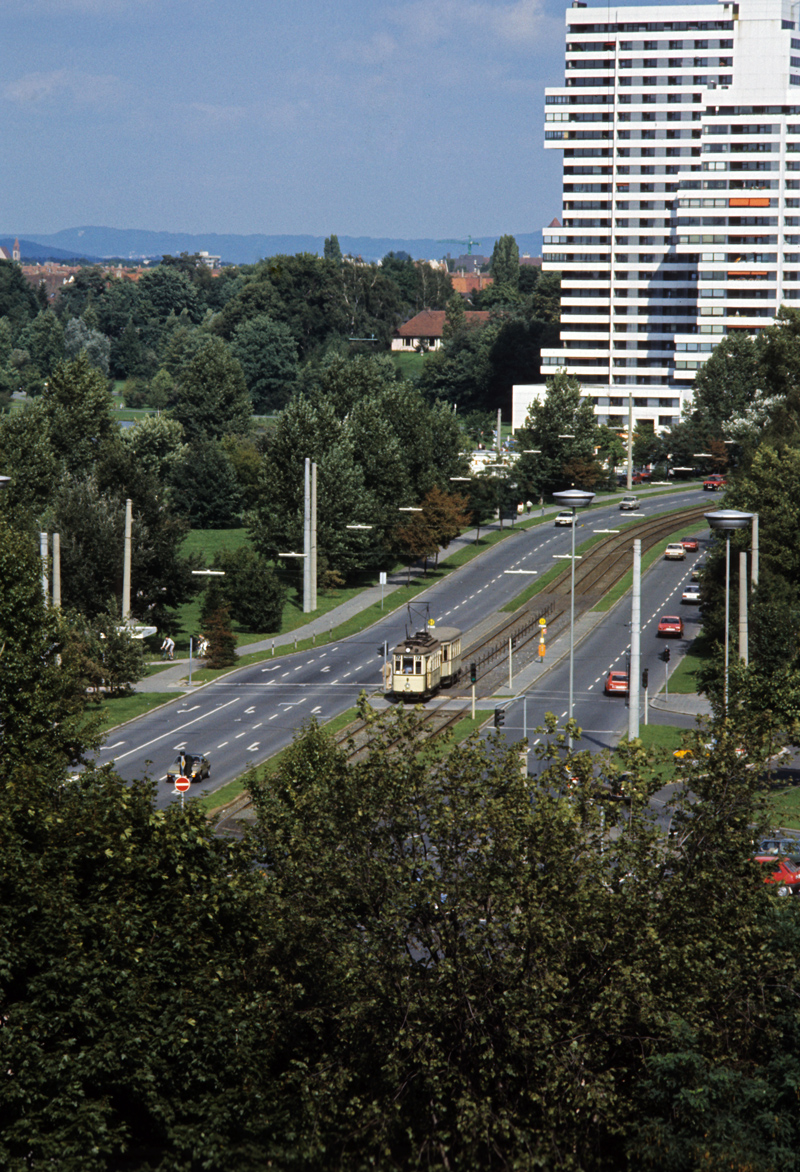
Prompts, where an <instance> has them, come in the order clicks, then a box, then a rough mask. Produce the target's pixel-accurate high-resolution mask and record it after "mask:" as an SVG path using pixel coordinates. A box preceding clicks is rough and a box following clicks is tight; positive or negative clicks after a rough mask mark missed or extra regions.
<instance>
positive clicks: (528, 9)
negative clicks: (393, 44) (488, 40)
mask: <svg viewBox="0 0 800 1172" xmlns="http://www.w3.org/2000/svg"><path fill="white" fill-rule="evenodd" d="M388 16H389V19H391V20H394V21H396V22H397V23H398V24H400V25H402V26H403V28H404V29H405V30H406V32H407V33H408V34H410V35H413V36H414V37H415V42H416V44H417V45H418V46H419V45H422V44H425V43H428V44H430V43H431V42H441V41H444V40H452V39H455V38H457V37H458V36H459V34H463V33H465V32H472V33H479V34H481V35H483V36H493V37H495V38H498V39H502V40H505V41H510V42H511V43H517V42H520V41H525V42H530V41H534V40H535V39H536V38H537V36H539V34H540V32H541V28H542V24H543V23H544V21H545V20H546V19H547V18H546V13H545V11H544V4H543V2H542V0H515V2H514V3H512V4H506V3H489V2H487V0H465V2H463V3H462V2H460V0H438V3H437V2H433V0H431V2H428V0H412V3H410V4H406V5H404V6H403V7H398V8H395V9H392V10H391V11H390V12H389V13H388Z"/></svg>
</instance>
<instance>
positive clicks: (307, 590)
mask: <svg viewBox="0 0 800 1172" xmlns="http://www.w3.org/2000/svg"><path fill="white" fill-rule="evenodd" d="M304 465H305V492H304V496H303V558H304V559H305V560H304V561H303V614H310V612H311V609H312V608H311V460H310V459H309V457H308V456H306V458H305V462H304Z"/></svg>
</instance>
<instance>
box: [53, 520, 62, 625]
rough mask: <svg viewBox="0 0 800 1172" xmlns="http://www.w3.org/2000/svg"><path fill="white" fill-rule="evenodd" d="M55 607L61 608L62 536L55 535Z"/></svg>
mask: <svg viewBox="0 0 800 1172" xmlns="http://www.w3.org/2000/svg"><path fill="white" fill-rule="evenodd" d="M53 606H58V607H60V606H61V534H60V533H54V534H53Z"/></svg>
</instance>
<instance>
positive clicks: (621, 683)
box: [605, 671, 628, 696]
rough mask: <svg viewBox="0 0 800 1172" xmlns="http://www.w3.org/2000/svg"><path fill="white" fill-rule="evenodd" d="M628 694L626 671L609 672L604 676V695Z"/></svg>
mask: <svg viewBox="0 0 800 1172" xmlns="http://www.w3.org/2000/svg"><path fill="white" fill-rule="evenodd" d="M617 692H619V693H622V694H624V695H625V696H627V694H628V673H627V672H626V671H610V672H609V673H608V675H607V676H606V686H605V693H606V695H607V696H612V695H614V694H615V693H617Z"/></svg>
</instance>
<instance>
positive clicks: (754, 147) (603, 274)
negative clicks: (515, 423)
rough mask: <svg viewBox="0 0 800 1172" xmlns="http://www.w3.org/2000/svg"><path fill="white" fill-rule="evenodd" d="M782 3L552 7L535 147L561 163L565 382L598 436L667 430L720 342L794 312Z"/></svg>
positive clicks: (792, 122)
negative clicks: (583, 401) (560, 19)
mask: <svg viewBox="0 0 800 1172" xmlns="http://www.w3.org/2000/svg"><path fill="white" fill-rule="evenodd" d="M799 13H800V9H799V8H798V5H797V4H794V5H793V4H791V3H789V2H788V0H740V3H738V4H737V3H728V2H724V0H723V2H721V3H717V4H686V5H684V4H671V5H659V6H658V7H652V8H651V7H635V8H634V7H631V8H611V7H605V6H603V7H596V8H589V7H587V6H586V5H584V4H583V3H577V2H575V3H573V5H572V7H571V8H569V9H568V10H567V46H566V68H565V76H564V85H563V86H558V87H554V88H549V89H547V91H546V98H545V103H546V115H545V117H546V128H545V139H546V142H545V145H546V146H547V147H548V148H550V149H558V150H562V151H563V152H564V177H563V209H562V216H561V226H559V227H555V226H551V227H549V228H546V229H545V235H544V265H543V267H544V268H545V269H551V270H555V269H557V270H560V271H561V273H562V276H563V284H562V301H561V334H560V337H561V341H560V345H559V346H558V347H557V348H553V349H549V350H543V351H542V367H541V373H542V374H543V375H547V374H551V373H553V372H554V370H555V369H556V368H559V367H562V368H566V370H567V371H569V372H570V373H574V374H575V375H577V376H578V377H579V378H580V380H581V384H582V387H583V390H584V392H585V393H586V394H589V395H591V397H592V398H593V399H594V402H595V411H596V414H597V416H598V420H599V422H605V423H609V424H611V425H612V426H622V427H624V426H625V425H626V423H627V411H628V396H629V395H630V396H632V399H633V410H634V418H635V419H636V420H637V421H645V420H651V421H652V422H653V425H654V426H655V427H656V428H657V429H660V428H661V427H668V426H670V425H671V424H672V423H673V421H674V422H677V420H678V419H679V417H680V411H681V406H682V403H684V402H685V401H686V400H687V398H689V397H690V396H691V390H692V380H693V379H694V376H695V373H696V371H697V369H698V367H699V366H700V365H702V363H703V362H704V361H705V359H706V358H707V357H708V355H709V353H710V352H711V350H712V349H713V348H714V346H715V345H716V344H717V343H718V342H719V340H720V338H721V337H722V336H723V335H725V334H727V333H729V332H730V331H732V330H746V331H747V333H749V334H754V333H756V332H757V331H758V330H760V329H763V328H764V327H765V326H767V325H769V324H771V322H772V320H773V318H774V316H775V314H776V312H777V310H778V308H779V306H780V305H781V304H782V303H784V302H785V303H786V304H788V305H792V304H793V303H795V302H797V300H798V298H800V30H798V14H799Z"/></svg>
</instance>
